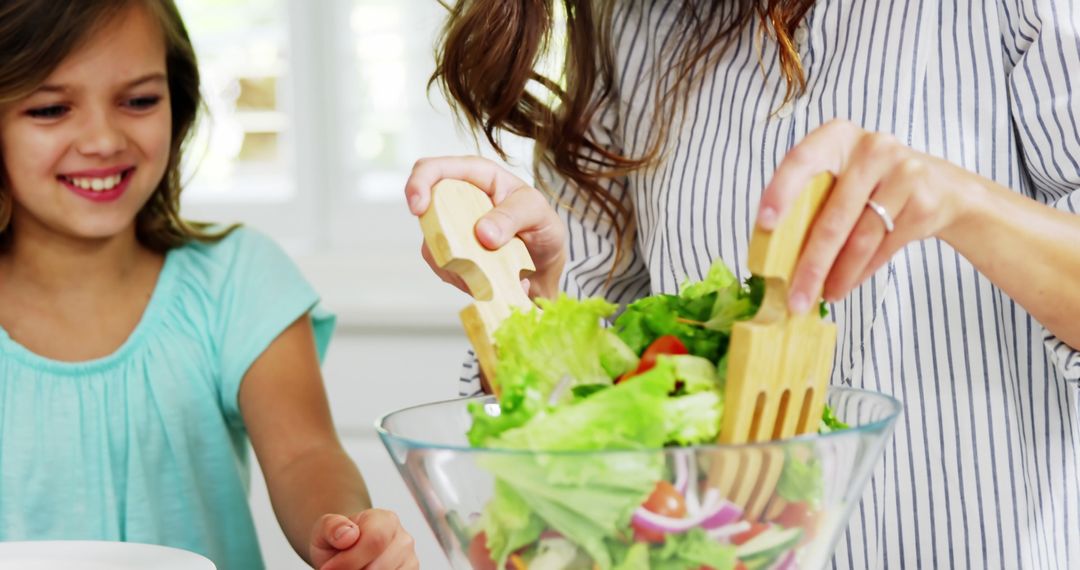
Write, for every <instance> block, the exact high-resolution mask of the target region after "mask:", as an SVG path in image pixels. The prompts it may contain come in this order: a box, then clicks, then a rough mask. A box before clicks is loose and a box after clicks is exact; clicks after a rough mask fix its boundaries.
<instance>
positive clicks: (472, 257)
mask: <svg viewBox="0 0 1080 570" xmlns="http://www.w3.org/2000/svg"><path fill="white" fill-rule="evenodd" d="M492 208H493V205H492V202H491V197H490V196H488V195H487V193H485V192H484V191H483V190H481V189H479V188H477V187H476V186H473V185H472V184H469V183H468V182H463V181H460V180H443V181H441V182H439V183H438V184H436V185H435V186H434V187H433V188H432V189H431V205H430V206H429V207H428V209H427V212H424V214H423V215H422V216H420V228H421V230H422V231H423V233H424V241H425V242H426V243H427V246H428V249H430V250H431V256H432V258H434V260H435V263H436V264H437V265H438V266H439V267H441V268H443V269H445V270H447V271H450V272H453V273H455V274H457V275H458V276H460V277H461V278H462V279H463V280H464V281H465V283H466V284H467V285H468V286H469V291H470V293H471V294H472V296H473V298H474V299H475V300H476V302H475V303H473V304H471V305H469V306H468V307H465V309H463V310H462V311H461V313H460V316H461V324H462V325H463V326H464V328H465V334H466V336H467V337H468V338H469V342H470V343H472V346H473V350H474V351H475V352H476V358H477V360H478V361H479V363H480V370H481V371H482V372H483V373H484V376H485V377H486V378H487V381H488V384H489V385H490V386H491V388H492V390H493V391H494V393H495V395H496V396H499V384H498V382H497V381H496V378H495V363H496V352H495V330H496V329H498V328H499V324H500V323H502V321H503V319H505V318H506V317H508V316H510V311H511V308H512V307H519V308H522V309H530V308H532V307H534V305H533V302H532V301H531V300H530V299H529V297H528V295H526V294H525V291H524V289H522V287H521V278H522V275H523V272H524V273H531V272H532V271H534V270H535V269H536V267H535V266H534V265H533V261H532V257H530V256H529V251H528V250H527V249H525V243H524V242H522V241H521V239H520V238H517V237H515V238H513V239H512V240H510V242H509V243H507V244H506V245H504V246H503V247H501V248H499V249H498V250H495V251H492V250H489V249H487V248H486V247H484V246H483V245H480V242H479V241H477V239H476V230H475V228H476V222H477V221H478V220H479V219H480V218H481V217H482V216H483V215H484V214H486V213H487V212H488V211H490V210H491V209H492Z"/></svg>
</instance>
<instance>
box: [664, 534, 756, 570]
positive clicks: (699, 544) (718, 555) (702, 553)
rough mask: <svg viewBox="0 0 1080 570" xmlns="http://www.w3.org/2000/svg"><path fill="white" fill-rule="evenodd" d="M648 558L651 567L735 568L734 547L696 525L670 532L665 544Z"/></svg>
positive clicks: (671, 569) (685, 569) (670, 569)
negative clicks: (688, 528)
mask: <svg viewBox="0 0 1080 570" xmlns="http://www.w3.org/2000/svg"><path fill="white" fill-rule="evenodd" d="M649 561H650V566H649V568H650V570H698V568H700V567H702V566H708V567H710V568H713V569H714V570H731V569H732V568H734V567H735V547H734V546H732V545H730V544H721V543H720V542H717V541H715V540H713V539H711V538H709V535H708V534H706V533H705V531H704V530H702V529H700V528H695V529H693V530H690V531H689V532H686V533H683V534H669V535H667V540H666V541H665V542H664V545H663V546H661V547H660V548H656V549H653V550H652V552H651V553H650V556H649Z"/></svg>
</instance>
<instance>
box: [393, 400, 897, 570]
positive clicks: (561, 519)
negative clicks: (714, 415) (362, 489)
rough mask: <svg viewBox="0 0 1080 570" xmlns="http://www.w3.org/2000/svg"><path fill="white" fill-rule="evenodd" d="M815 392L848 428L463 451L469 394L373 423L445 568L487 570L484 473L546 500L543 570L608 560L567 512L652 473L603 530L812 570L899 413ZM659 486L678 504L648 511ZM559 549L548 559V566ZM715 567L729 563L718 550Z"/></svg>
mask: <svg viewBox="0 0 1080 570" xmlns="http://www.w3.org/2000/svg"><path fill="white" fill-rule="evenodd" d="M826 400H827V402H828V404H829V405H830V406H831V407H832V409H833V411H834V414H835V415H836V416H837V417H838V418H839V419H840V420H841V421H843V422H845V423H846V424H848V425H850V426H852V427H851V429H847V430H841V431H835V432H832V433H826V434H815V435H806V436H799V437H795V438H790V439H785V440H778V441H772V442H766V443H760V444H748V445H732V446H725V445H702V446H696V447H669V448H663V449H655V450H633V451H591V452H572V451H563V452H528V451H520V450H500V449H483V448H473V447H470V446H469V443H468V441H467V439H466V432H467V431H468V429H469V426H470V425H471V423H472V417H471V416H470V414H469V410H468V406H469V403H470V402H473V401H477V402H480V403H482V404H483V405H484V406H485V410H487V411H488V413H491V414H497V413H498V404H497V403H496V401H495V400H494V398H491V397H481V398H474V399H462V400H451V401H446V402H438V403H433V404H426V405H422V406H416V407H411V408H406V409H403V410H400V411H397V412H393V413H390V414H387V415H386V416H383V417H382V418H380V419H379V421H378V422H377V429H378V432H379V436H380V437H381V438H382V441H383V444H384V445H385V446H386V449H387V451H388V452H389V453H390V456H391V458H392V459H393V461H394V463H395V464H396V466H397V468H398V471H399V472H400V473H401V476H402V477H403V478H404V479H405V482H406V484H407V485H408V487H409V490H410V491H411V492H412V494H413V497H414V498H415V499H416V502H417V503H418V504H419V505H420V509H421V510H422V511H423V513H424V516H425V517H426V519H427V522H428V524H429V525H430V526H431V528H432V530H433V531H434V533H435V536H436V537H437V538H438V540H439V543H440V545H441V546H442V549H443V551H444V552H445V553H446V556H447V558H448V559H449V561H450V564H451V566H452V567H453V568H457V569H464V568H484V569H491V568H496V565H495V563H494V562H491V561H490V559H489V558H487V550H486V545H484V542H485V541H486V536H484V535H481V534H479V533H480V531H481V528H482V527H483V523H482V518H481V513H482V512H483V511H484V508H485V505H487V504H488V503H489V501H491V500H492V498H493V497H494V496H495V488H496V479H497V478H498V479H499V480H500V481H502V482H504V483H507V482H508V483H509V484H511V485H516V487H515V490H516V491H518V492H520V494H519V496H521V497H522V498H523V499H524V500H525V501H526V502H530V505H531V501H533V500H543V501H546V502H544V503H543V504H544V505H547V506H546V507H544V509H543V510H545V511H546V512H547V513H551V515H552V516H551V517H550V520H549V517H546V516H543V515H541V520H542V521H543V523H544V525H545V530H544V532H543V534H542V538H541V539H540V543H542V544H540V546H542V547H543V548H544V549H545V551H551V552H546V553H545V556H547V555H548V554H550V556H548V559H549V560H546V561H545V562H544V564H543V565H542V566H543V567H544V568H560V569H563V568H582V569H584V570H594V569H595V568H600V569H604V568H605V567H609V566H610V565H611V561H610V560H607V561H605V560H597V559H595V558H604V556H603V555H602V554H601V555H598V556H596V557H593V556H589V555H588V552H589V551H590V550H589V549H588V548H587V547H586V548H580V547H581V546H584V545H578V544H577V539H578V538H579V537H575V534H581V533H577V532H575V531H574V529H575V528H583V527H578V526H576V525H577V524H578V523H579V522H580V523H581V524H598V521H596V520H594V519H595V518H596V517H597V516H598V513H597V511H598V510H602V509H597V508H596V507H595V506H592V505H591V501H592V498H591V497H593V496H594V495H595V493H596V492H597V491H598V490H599V489H601V488H605V486H608V485H612V490H613V494H612V496H613V497H618V496H619V495H618V493H617V492H615V491H617V490H618V489H617V488H618V486H619V484H621V483H627V484H628V485H629V484H631V482H633V481H634V480H638V481H640V480H641V478H645V481H646V482H648V481H652V480H655V481H657V483H656V491H654V493H653V495H652V499H653V500H650V502H651V503H652V505H650V508H649V509H645V508H644V506H638V507H636V508H635V507H634V506H633V505H632V506H631V507H630V509H629V511H627V512H625V513H624V514H623V515H621V516H620V519H621V520H619V522H618V523H617V525H616V527H617V528H622V529H624V530H623V531H620V533H619V535H618V538H617V539H616V540H618V541H621V542H623V543H625V545H626V547H627V548H628V547H629V546H631V545H633V544H634V543H636V542H648V543H649V544H651V545H652V546H649V547H648V548H649V549H650V550H651V551H655V550H656V549H658V548H659V547H662V545H663V543H664V542H665V541H669V540H670V541H673V542H674V541H675V540H676V539H675V537H677V536H679V535H683V536H682V539H684V540H685V539H687V538H688V535H686V534H685V533H690V532H693V533H696V534H698V535H699V537H698V538H701V537H700V535H701V534H702V531H704V534H705V536H706V537H708V538H709V539H710V540H714V541H716V542H718V543H721V544H729V545H731V547H733V550H734V552H735V556H736V557H737V560H738V564H739V565H737V566H735V567H736V568H742V567H745V568H747V570H755V569H757V568H770V569H777V570H791V569H794V568H799V569H806V568H809V569H817V568H823V567H825V565H826V564H827V563H828V562H829V559H830V558H831V555H832V551H833V549H834V548H835V545H836V542H837V540H838V539H839V538H840V536H841V534H842V533H843V531H844V528H845V526H846V523H847V520H848V518H849V516H850V514H851V511H852V509H853V508H854V506H855V505H856V504H857V503H858V501H859V499H860V497H861V495H862V490H863V487H864V485H865V483H866V480H867V478H868V477H869V474H870V472H871V470H872V468H873V467H874V464H875V463H876V462H877V460H878V458H879V456H880V455H881V453H882V449H883V448H884V446H885V443H886V441H887V440H888V438H889V436H890V434H891V433H892V430H893V427H894V425H895V423H896V420H897V418H898V416H899V415H900V413H901V410H902V406H901V404H900V402H898V401H897V400H895V399H893V398H891V397H889V396H886V395H883V394H880V393H876V392H868V391H863V390H855V389H850V388H830V389H829V393H828V395H827V399H826ZM605 473H606V475H604V474H605ZM660 481H664V482H665V483H660ZM668 484H670V485H668ZM639 487H640V486H639ZM661 487H665V488H666V489H667V491H670V490H671V489H675V490H677V491H678V493H679V496H680V498H681V499H682V500H681V501H677V502H681V503H682V508H681V509H679V508H675V510H672V509H671V508H663V507H661V508H657V505H660V504H661V503H663V502H664V501H663V500H662V499H664V498H665V497H664V493H663V492H662V491H661V490H660V489H661ZM583 489H584V491H583ZM559 493H564V494H565V497H559V496H558V494H559ZM581 493H584V494H581ZM590 494H592V495H590ZM646 495H648V493H646ZM579 497H585V498H584V499H579ZM538 498H539V499H538ZM551 498H554V499H555V501H556V502H557V503H559V505H560V506H559V507H558V509H557V510H558V512H552V511H551V510H550V501H547V499H551ZM564 498H565V500H563V499H564ZM668 499H670V498H668ZM789 499H792V500H789ZM667 504H668V505H669V507H671V505H672V503H671V502H670V500H668V501H667ZM608 506H610V505H608ZM674 506H675V507H679V505H674ZM642 511H646V512H642ZM654 511H655V512H654ZM536 512H538V513H539V511H536ZM657 513H660V514H659V515H657ZM665 515H667V516H665ZM601 518H602V517H601ZM575 519H579V520H575ZM627 523H629V527H627ZM620 525H621V526H620ZM631 533H632V534H631ZM544 541H547V542H546V543H545V542H544ZM566 541H569V542H570V543H574V545H575V546H579V548H576V549H573V551H574V552H575V553H574V555H573V556H572V557H570V556H567V555H566V551H567V548H566V546H567V545H566ZM533 544H534V546H535V545H537V544H539V543H533ZM642 548H644V547H639V549H642ZM731 550H732V548H728V551H729V552H730V551H731ZM555 551H560V552H555ZM529 552H530V553H532V554H533V555H535V553H536V552H538V550H537V549H535V548H533V549H532V550H530V551H529ZM591 552H593V553H597V552H598V551H597V550H595V549H593V550H591ZM559 556H562V557H563V560H562V561H561V562H552V560H554V559H556V558H558V557H559ZM534 560H535V558H534ZM710 561H711V560H710ZM510 562H511V563H508V564H507V566H506V567H507V568H511V569H513V570H524V568H525V567H526V566H525V564H524V563H523V560H522V559H520V558H519V559H516V560H515V559H514V558H511V559H510ZM703 562H704V561H703ZM715 563H716V564H717V567H724V566H731V562H730V560H728V561H724V560H716V561H715ZM538 566H541V565H540V564H536V565H532V566H530V567H529V568H530V570H532V568H534V567H538ZM701 567H702V568H709V567H710V565H708V564H702V566H701Z"/></svg>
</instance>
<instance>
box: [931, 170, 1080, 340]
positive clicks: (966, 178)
mask: <svg viewBox="0 0 1080 570" xmlns="http://www.w3.org/2000/svg"><path fill="white" fill-rule="evenodd" d="M952 168H953V169H954V172H953V175H954V176H956V178H955V180H957V181H958V182H957V184H959V185H960V186H961V187H962V188H963V190H964V192H963V194H962V195H963V196H964V201H965V207H964V208H963V212H964V214H963V215H962V216H961V217H960V218H959V219H958V220H957V221H956V222H955V223H954V224H953V225H952V226H951V227H949V228H948V229H947V231H945V232H942V234H940V236H939V237H941V238H942V239H943V240H945V241H946V242H947V243H948V244H949V245H951V246H953V248H955V249H956V250H957V251H958V252H959V253H960V254H961V255H963V256H964V257H965V258H967V259H968V260H969V261H970V262H971V263H972V264H973V265H974V266H975V268H976V269H978V270H979V272H981V273H982V274H983V275H985V276H986V277H987V278H988V279H990V281H992V282H993V283H994V284H996V285H997V286H998V287H999V288H1001V290H1002V291H1004V292H1005V293H1006V294H1007V295H1009V296H1010V297H1011V298H1013V299H1014V300H1015V301H1016V302H1018V303H1019V304H1020V305H1021V306H1023V307H1024V309H1026V310H1027V311H1028V313H1030V314H1031V315H1032V316H1033V317H1034V318H1035V319H1036V320H1037V321H1039V323H1041V324H1042V325H1043V326H1044V327H1046V329H1047V330H1049V331H1050V332H1051V333H1053V334H1054V335H1055V336H1057V337H1058V339H1060V340H1062V341H1064V342H1065V343H1066V344H1068V345H1069V346H1071V347H1073V348H1080V216H1076V215H1072V214H1069V213H1066V212H1062V211H1059V210H1055V209H1053V208H1051V207H1049V206H1046V205H1043V204H1040V203H1038V202H1036V201H1034V200H1031V199H1029V198H1026V197H1024V196H1022V195H1020V194H1017V193H1015V192H1013V191H1011V190H1009V189H1008V188H1005V187H1003V186H1000V185H998V184H995V183H993V182H990V181H988V180H986V179H984V178H981V177H979V176H976V175H974V174H971V173H968V172H966V171H963V170H961V169H960V168H957V167H952Z"/></svg>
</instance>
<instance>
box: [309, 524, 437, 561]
mask: <svg viewBox="0 0 1080 570" xmlns="http://www.w3.org/2000/svg"><path fill="white" fill-rule="evenodd" d="M310 556H311V564H312V566H314V567H315V568H319V569H320V570H360V569H367V570H413V569H414V568H419V567H420V562H419V561H418V560H417V558H416V549H415V545H414V542H413V538H412V536H410V535H409V533H408V532H405V529H404V528H403V527H402V526H401V521H400V520H398V518H397V515H395V514H394V513H392V512H390V511H385V510H382V509H368V510H366V511H363V512H361V513H360V514H357V515H353V516H352V517H346V516H344V515H332V514H331V515H323V516H322V517H321V518H320V519H319V520H318V521H317V522H316V523H315V527H314V528H313V529H312V531H311V546H310Z"/></svg>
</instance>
